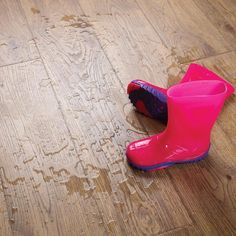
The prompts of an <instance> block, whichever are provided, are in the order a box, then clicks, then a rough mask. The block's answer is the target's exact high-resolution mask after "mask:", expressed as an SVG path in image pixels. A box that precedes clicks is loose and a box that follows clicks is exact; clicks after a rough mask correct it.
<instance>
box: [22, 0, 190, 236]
mask: <svg viewBox="0 0 236 236" xmlns="http://www.w3.org/2000/svg"><path fill="white" fill-rule="evenodd" d="M22 5H23V7H24V9H25V12H26V15H27V19H28V22H29V25H30V27H31V29H32V31H33V34H34V36H35V37H37V44H38V47H39V50H40V53H41V55H42V58H43V60H44V63H45V65H46V68H47V70H48V73H49V77H50V78H52V79H53V81H54V85H53V87H54V89H55V93H56V94H57V98H58V100H59V102H60V106H61V109H62V112H63V114H64V117H65V120H66V122H67V125H68V129H69V132H70V135H71V137H72V138H73V140H74V144H75V146H76V150H77V153H78V155H79V159H80V161H78V160H74V166H75V167H76V171H77V174H74V175H70V176H69V177H68V182H67V183H66V186H67V187H68V186H71V184H72V185H76V184H79V183H78V180H77V179H78V175H81V174H82V175H84V176H85V178H88V179H89V183H88V185H87V186H86V188H87V191H88V194H89V193H90V194H91V195H92V196H91V197H93V198H94V199H96V202H97V205H98V207H99V209H100V212H101V214H102V215H104V218H103V217H102V219H103V222H104V227H108V226H109V228H108V231H109V232H110V233H114V234H116V233H121V232H124V233H125V234H139V233H145V234H155V233H161V232H165V231H168V230H172V229H173V228H175V227H181V226H186V225H190V224H191V219H190V218H189V217H188V214H187V212H186V210H185V209H184V206H182V205H181V202H180V199H179V198H178V195H177V194H176V193H175V190H174V188H173V186H172V184H171V182H170V180H169V178H168V177H167V176H166V175H164V174H159V175H158V176H159V177H160V178H162V179H163V180H162V181H161V182H160V183H159V181H158V188H156V187H155V186H157V184H156V183H155V182H153V181H151V180H148V179H146V176H145V175H139V174H137V175H136V174H134V173H133V171H132V170H130V169H129V168H128V166H127V164H126V162H125V160H124V156H125V153H124V147H125V146H126V144H127V143H128V142H130V141H131V140H133V139H134V138H137V136H138V137H140V138H141V137H144V134H145V131H144V130H140V128H138V127H140V124H138V127H137V128H135V127H133V126H131V125H130V123H129V122H127V121H126V117H125V114H124V111H123V109H124V105H125V104H127V103H128V101H127V97H126V96H125V95H124V94H125V89H124V87H123V85H122V83H121V81H120V77H118V76H117V74H115V72H114V70H113V68H112V66H111V64H110V62H109V60H108V59H107V57H106V55H105V54H104V52H103V50H102V48H101V46H100V44H99V42H98V41H97V39H96V37H95V32H94V31H93V28H92V27H91V25H92V22H89V23H88V24H86V23H85V22H86V18H85V17H83V12H82V11H81V9H80V6H79V5H78V4H76V3H74V2H73V1H67V3H64V4H63V5H59V4H58V3H56V4H53V3H52V4H51V5H50V8H48V9H43V8H42V7H41V5H38V6H37V9H39V10H40V12H41V14H42V15H44V16H45V17H47V18H48V21H49V22H50V24H51V25H54V26H55V28H54V27H53V28H52V29H51V28H50V26H47V29H49V28H50V29H51V30H48V33H47V32H46V33H43V29H44V27H45V26H44V21H43V20H42V19H40V17H39V16H35V15H33V14H31V12H30V11H29V9H28V8H26V7H25V6H29V5H30V4H29V3H28V2H26V1H24V2H23V1H22ZM42 5H44V4H42ZM54 9H57V15H55V14H54V12H55V10H54ZM35 17H36V18H35ZM82 21H83V23H84V25H85V26H86V27H77V26H76V27H74V25H77V23H79V22H82ZM40 24H41V25H40ZM37 25H40V27H36V26H37ZM46 31H47V30H46ZM58 35H60V36H61V38H59V37H57V36H58ZM62 35H63V37H62ZM95 52H96V53H95ZM58 53H60V58H58V57H56V55H57V54H58ZM68 61H69V62H70V63H67V62H68ZM112 98H113V99H112ZM126 109H127V108H126ZM136 123H138V121H136ZM46 168H47V167H46ZM162 175H163V177H162ZM72 179H73V181H74V182H72ZM149 186H150V187H149ZM166 186H168V188H167V187H166ZM148 188H150V190H149V189H148ZM81 189H82V191H83V187H82V188H81ZM73 191H78V190H73ZM147 192H148V193H149V194H147ZM169 192H171V193H172V194H173V196H174V197H173V199H172V198H170V194H169ZM157 199H159V201H161V202H162V204H160V203H158V202H157ZM167 199H168V200H167ZM114 200H115V202H114ZM176 206H178V207H176ZM107 207H108V208H107ZM176 208H177V209H176ZM122 209H123V210H122ZM108 210H109V211H110V213H109V214H108V215H106V214H105V213H106V212H107V211H108ZM168 212H169V213H170V212H174V214H172V215H171V216H170V217H171V218H169V216H168V215H169V213H168ZM170 219H171V222H172V223H171V224H169V223H168V222H169V220H170ZM110 222H111V223H110ZM106 225H108V226H106Z"/></svg>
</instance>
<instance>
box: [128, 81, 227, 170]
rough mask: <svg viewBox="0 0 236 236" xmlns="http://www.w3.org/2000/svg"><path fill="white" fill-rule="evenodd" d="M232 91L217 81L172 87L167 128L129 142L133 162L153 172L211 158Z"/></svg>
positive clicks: (129, 159) (132, 163) (169, 94)
mask: <svg viewBox="0 0 236 236" xmlns="http://www.w3.org/2000/svg"><path fill="white" fill-rule="evenodd" d="M228 94H229V93H228V90H227V86H226V84H225V83H224V82H221V81H214V80H202V81H193V82H188V83H181V84H178V85H175V86H173V87H171V88H170V89H168V91H167V102H168V114H169V119H168V124H167V128H166V129H165V131H164V132H162V133H160V134H158V135H154V136H152V137H149V138H145V139H142V140H139V141H136V142H133V143H131V144H129V146H128V147H127V151H126V155H127V160H128V162H129V164H130V165H131V166H133V167H135V168H137V169H140V170H144V171H151V170H158V169H162V168H166V167H169V166H172V165H174V164H182V163H189V162H196V161H199V160H202V159H203V158H205V157H207V155H208V151H209V147H210V134H211V129H212V127H213V125H214V123H215V121H216V119H217V117H218V115H219V113H220V111H221V109H222V106H223V104H224V101H225V99H226V98H227V96H228Z"/></svg>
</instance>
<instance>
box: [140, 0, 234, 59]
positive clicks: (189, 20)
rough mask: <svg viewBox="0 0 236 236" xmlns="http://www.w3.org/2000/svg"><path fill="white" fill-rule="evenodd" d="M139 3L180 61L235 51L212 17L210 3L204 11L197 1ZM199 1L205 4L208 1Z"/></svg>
mask: <svg viewBox="0 0 236 236" xmlns="http://www.w3.org/2000/svg"><path fill="white" fill-rule="evenodd" d="M137 2H138V3H139V5H140V7H141V8H142V9H143V12H144V14H145V16H146V17H147V18H148V19H149V21H150V23H151V24H152V26H153V27H154V28H155V29H156V31H157V32H159V34H160V37H161V38H162V39H163V41H164V42H165V43H166V45H167V46H168V48H170V49H172V52H173V54H176V56H177V59H178V62H179V63H185V62H189V61H192V60H196V59H199V58H204V57H207V56H212V55H216V54H219V53H223V52H226V51H229V50H232V46H230V45H229V43H228V42H227V40H225V39H224V35H222V34H221V32H219V30H218V27H217V26H216V25H213V24H212V22H211V21H209V20H208V17H207V16H209V14H210V11H211V5H210V4H207V8H206V9H204V12H202V10H201V9H199V8H198V6H197V4H195V2H194V1H193V0H188V1H187V2H186V1H185V0H180V1H175V0H159V1H155V0H150V1H143V0H137ZM199 4H200V5H202V6H203V5H204V1H199ZM203 8H204V7H203ZM205 13H206V14H205ZM213 18H214V17H213ZM215 19H218V18H217V17H216V18H215ZM219 19H220V18H219Z"/></svg>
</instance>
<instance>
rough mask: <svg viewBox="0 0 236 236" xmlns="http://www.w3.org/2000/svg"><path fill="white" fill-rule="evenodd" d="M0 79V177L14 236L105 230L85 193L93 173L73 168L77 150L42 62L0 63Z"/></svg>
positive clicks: (90, 199)
mask: <svg viewBox="0 0 236 236" xmlns="http://www.w3.org/2000/svg"><path fill="white" fill-rule="evenodd" d="M0 80H1V82H0V84H1V87H0V90H1V93H0V104H1V106H0V113H1V116H0V130H1V136H0V160H1V165H0V166H1V168H0V175H1V178H2V183H3V190H4V195H5V199H6V203H7V209H8V214H9V217H10V221H11V227H12V230H13V233H14V235H78V234H81V235H82V234H85V235H91V234H92V233H93V232H97V233H98V234H104V233H105V232H107V229H105V228H104V227H101V226H100V225H99V221H100V217H101V216H100V212H99V209H98V208H97V207H96V202H95V201H94V200H93V199H92V198H89V197H88V195H89V191H88V190H87V187H86V186H87V185H88V181H89V179H92V178H94V176H93V175H94V174H93V173H92V171H91V172H90V173H89V176H86V175H85V173H84V171H83V170H81V171H80V172H79V173H77V171H78V169H75V163H76V162H79V161H80V160H79V159H78V153H77V152H76V151H75V147H74V143H73V140H72V138H71V136H70V133H69V132H68V129H67V127H66V125H65V123H64V118H63V116H62V115H61V113H60V107H59V105H58V103H57V100H56V99H55V97H54V92H53V90H52V87H51V86H50V83H51V80H50V79H49V78H48V75H47V74H46V72H45V70H44V67H43V65H42V62H41V61H38V60H37V61H32V62H27V63H22V64H17V65H11V66H7V67H2V68H0ZM78 135H79V133H78ZM77 166H78V168H79V167H80V165H79V164H78V165H77ZM75 175H76V176H77V185H74V186H73V188H72V187H71V186H70V185H69V183H73V176H75ZM84 186H85V187H84ZM12 209H13V210H12ZM14 209H15V210H14ZM85 212H86V214H85ZM97 219H99V220H97Z"/></svg>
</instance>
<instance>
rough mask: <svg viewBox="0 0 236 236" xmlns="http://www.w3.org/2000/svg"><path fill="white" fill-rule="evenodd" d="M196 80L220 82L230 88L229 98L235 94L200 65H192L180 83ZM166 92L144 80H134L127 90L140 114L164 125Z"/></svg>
mask: <svg viewBox="0 0 236 236" xmlns="http://www.w3.org/2000/svg"><path fill="white" fill-rule="evenodd" d="M195 80H220V81H223V82H224V83H225V84H226V86H227V88H228V91H227V97H229V96H230V95H231V94H232V93H233V92H234V88H233V86H232V85H231V84H230V83H229V82H227V81H226V80H224V79H222V78H221V77H219V76H218V75H216V74H215V73H214V72H212V71H210V70H208V69H206V68H204V67H203V66H200V65H198V64H190V66H189V68H188V70H187V72H186V74H185V75H184V77H183V78H182V80H181V81H180V83H184V82H189V81H195ZM166 92H167V89H164V88H160V87H158V86H155V85H152V84H150V83H147V82H145V81H143V80H133V81H132V82H131V83H130V84H129V85H128V88H127V93H128V94H129V99H130V101H131V102H132V104H133V105H134V106H135V107H136V108H137V110H138V111H139V112H141V113H143V114H145V115H146V116H149V117H151V118H155V119H158V120H160V121H162V122H164V123H166V122H167V110H168V109H167V102H166V101H167V97H166Z"/></svg>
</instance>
